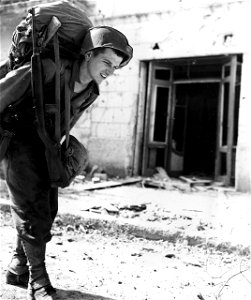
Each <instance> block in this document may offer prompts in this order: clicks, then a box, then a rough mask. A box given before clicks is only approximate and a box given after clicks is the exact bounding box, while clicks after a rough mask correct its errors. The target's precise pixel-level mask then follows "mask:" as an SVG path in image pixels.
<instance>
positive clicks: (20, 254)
mask: <svg viewBox="0 0 251 300" xmlns="http://www.w3.org/2000/svg"><path fill="white" fill-rule="evenodd" d="M28 281H29V270H28V266H27V258H26V255H25V252H24V249H23V245H22V241H21V239H20V238H19V237H17V242H16V248H15V250H14V253H13V256H12V259H11V262H10V264H9V266H8V271H7V274H6V283H7V284H11V285H16V286H20V287H25V288H26V287H27V286H28Z"/></svg>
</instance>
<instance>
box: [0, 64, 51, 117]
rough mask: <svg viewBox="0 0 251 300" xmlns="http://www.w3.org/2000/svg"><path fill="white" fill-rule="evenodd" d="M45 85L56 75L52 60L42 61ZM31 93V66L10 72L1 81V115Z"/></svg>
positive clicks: (27, 65) (26, 65) (24, 66)
mask: <svg viewBox="0 0 251 300" xmlns="http://www.w3.org/2000/svg"><path fill="white" fill-rule="evenodd" d="M42 66H43V78H44V83H45V84H46V83H47V82H49V81H51V80H52V78H53V77H54V75H55V64H54V62H53V61H52V60H51V59H44V60H43V61H42ZM30 91H31V66H30V63H27V64H25V65H23V66H21V67H19V68H18V69H16V70H12V71H10V72H8V73H7V74H6V75H5V76H4V77H3V78H1V80H0V113H2V112H3V111H4V110H5V108H6V107H8V106H9V105H10V104H14V103H16V102H17V101H18V100H19V99H21V98H24V96H25V93H27V92H30Z"/></svg>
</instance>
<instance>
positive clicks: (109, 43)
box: [80, 26, 133, 68]
mask: <svg viewBox="0 0 251 300" xmlns="http://www.w3.org/2000/svg"><path fill="white" fill-rule="evenodd" d="M96 48H112V49H115V50H119V51H120V52H122V53H123V54H124V55H125V57H124V59H123V61H122V62H121V64H120V68H122V67H124V66H125V65H127V64H128V63H129V61H130V60H131V58H132V54H133V49H132V47H131V46H130V45H129V43H128V40H127V38H126V37H125V36H124V34H123V33H121V32H120V31H118V30H117V29H114V28H112V27H108V26H95V27H92V28H90V29H88V31H87V33H86V35H85V37H84V40H83V43H82V46H81V52H80V53H81V54H82V55H83V54H85V53H86V52H88V51H90V50H93V49H96Z"/></svg>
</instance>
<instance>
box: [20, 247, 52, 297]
mask: <svg viewBox="0 0 251 300" xmlns="http://www.w3.org/2000/svg"><path fill="white" fill-rule="evenodd" d="M23 247H24V251H25V254H26V257H27V259H28V262H29V274H30V278H29V285H28V291H27V300H54V299H55V294H56V290H55V289H54V288H53V287H52V285H51V282H50V279H49V276H48V273H47V271H46V267H45V249H46V244H40V245H33V244H30V243H28V242H27V241H23Z"/></svg>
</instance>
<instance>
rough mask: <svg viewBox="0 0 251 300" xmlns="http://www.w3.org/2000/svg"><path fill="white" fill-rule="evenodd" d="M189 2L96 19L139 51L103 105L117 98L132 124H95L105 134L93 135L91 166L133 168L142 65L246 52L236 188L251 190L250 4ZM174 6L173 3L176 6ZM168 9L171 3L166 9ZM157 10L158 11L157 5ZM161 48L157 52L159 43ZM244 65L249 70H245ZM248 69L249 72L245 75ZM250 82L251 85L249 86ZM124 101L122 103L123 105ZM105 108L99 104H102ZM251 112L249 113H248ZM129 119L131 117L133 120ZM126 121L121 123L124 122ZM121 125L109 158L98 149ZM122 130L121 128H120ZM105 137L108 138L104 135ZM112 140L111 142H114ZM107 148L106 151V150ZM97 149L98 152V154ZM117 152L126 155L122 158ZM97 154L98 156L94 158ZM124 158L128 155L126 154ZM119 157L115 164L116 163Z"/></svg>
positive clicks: (105, 93) (107, 88) (108, 106)
mask: <svg viewBox="0 0 251 300" xmlns="http://www.w3.org/2000/svg"><path fill="white" fill-rule="evenodd" d="M194 2H195V1H191V5H189V1H184V4H182V2H180V3H179V5H178V4H177V3H176V5H170V7H168V6H167V7H166V9H164V8H163V7H162V10H161V11H156V12H155V13H150V14H149V13H141V14H134V15H127V16H123V15H122V14H121V15H120V16H117V17H116V16H114V14H113V16H112V17H111V18H109V17H108V18H101V17H99V18H96V19H94V20H93V21H94V23H96V24H100V23H104V24H107V25H110V26H114V27H115V28H117V29H119V30H121V31H122V32H124V33H125V34H126V35H127V37H128V39H129V41H130V42H131V43H132V46H133V48H134V59H133V60H132V62H131V64H130V67H127V68H126V69H125V70H123V71H122V72H121V74H120V77H115V78H114V79H113V80H112V82H114V83H115V85H116V86H117V87H118V89H119V90H118V91H116V90H115V91H114V92H112V93H111V90H110V86H111V85H112V83H109V84H107V86H104V87H103V88H102V89H101V90H102V96H101V99H102V100H100V101H101V102H102V101H103V102H104V103H106V109H107V110H109V109H113V103H114V101H113V99H117V101H118V102H117V103H118V105H120V106H119V107H117V113H118V114H119V115H120V116H127V117H126V119H127V120H128V119H130V120H131V122H134V121H135V123H134V124H133V123H130V124H128V127H126V126H125V125H126V122H124V121H125V119H124V118H123V119H120V118H118V119H117V121H116V122H114V120H113V119H112V118H110V119H109V122H110V121H112V123H111V124H110V125H109V128H108V127H107V128H106V127H104V126H103V121H102V119H100V121H98V120H97V121H96V124H95V127H96V128H98V127H99V126H101V127H103V128H102V130H101V131H99V132H100V136H99V139H96V138H95V137H94V136H90V139H89V148H90V150H91V151H94V152H93V153H92V155H91V158H92V161H99V159H100V157H101V156H104V157H105V159H104V160H103V159H102V160H101V161H100V162H102V163H103V162H104V161H105V163H106V167H108V166H110V167H112V166H113V167H114V168H121V167H122V168H124V171H125V173H126V171H127V170H128V169H130V168H131V166H132V163H133V159H134V156H133V154H134V152H133V151H134V150H133V149H134V146H135V145H134V140H135V134H134V133H135V130H136V116H135V113H136V111H137V108H135V106H136V105H137V93H138V92H137V86H138V84H137V83H139V74H140V70H139V69H138V70H137V68H138V67H139V62H140V61H144V60H152V59H163V58H181V57H189V56H206V55H218V54H224V55H227V54H233V53H241V54H243V57H244V62H243V74H242V81H243V82H242V90H241V93H242V96H241V99H240V128H239V137H238V149H237V165H236V176H237V180H236V187H237V189H238V190H240V191H250V165H248V166H247V165H246V163H245V161H247V158H248V157H250V143H249V142H248V141H249V140H250V137H249V134H248V132H249V130H248V129H250V128H251V127H250V121H249V120H250V119H251V118H248V117H247V116H246V114H247V110H246V108H247V105H249V103H250V101H251V99H250V98H251V93H250V89H249V88H248V85H249V84H247V80H248V78H250V76H248V73H249V72H250V70H249V69H248V67H247V65H246V64H247V61H248V60H247V59H246V58H247V57H249V55H250V49H249V39H248V34H247V33H248V30H249V29H248V28H251V26H250V25H251V24H250V17H249V11H250V10H249V8H250V5H249V1H205V2H204V1H200V2H198V1H197V4H196V5H195V6H194V5H193V4H194ZM172 3H173V2H172ZM166 5H168V4H166ZM156 10H157V6H156ZM156 43H157V44H158V46H159V49H158V50H154V49H153V47H154V45H155V44H156ZM244 65H245V66H244ZM244 70H245V71H244ZM244 82H246V83H244ZM124 85H129V86H130V88H129V90H128V91H127V92H126V93H125V94H124V95H122V93H121V89H122V90H123V86H124ZM121 99H123V101H121ZM124 101H126V102H128V103H132V105H131V106H130V107H128V108H129V110H128V109H125V107H123V105H122V104H119V103H124ZM99 103H100V102H99ZM101 106H102V104H98V106H96V107H95V108H94V109H93V110H92V112H91V115H95V114H96V112H98V111H99V110H100V108H101ZM249 111H250V110H249ZM128 115H130V117H128ZM120 120H121V121H120ZM118 122H121V123H120V124H121V125H122V124H123V128H124V129H123V130H124V132H123V134H121V135H116V146H115V145H114V146H113V147H109V148H104V149H109V151H108V152H107V151H106V150H105V151H106V152H105V153H106V154H105V153H102V154H101V156H100V152H99V151H98V150H97V149H98V147H96V145H98V144H99V142H98V141H100V138H102V145H104V146H105V145H109V143H110V142H111V141H110V137H113V134H112V132H116V130H117V126H118V124H119V123H118ZM121 128H122V127H121ZM102 132H103V133H102ZM109 135H110V137H109ZM105 147H106V146H105ZM95 148H96V150H94V149H95ZM118 151H119V153H120V154H121V155H118ZM94 153H95V154H94ZM122 153H123V155H122ZM115 157H116V160H113V158H115Z"/></svg>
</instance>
